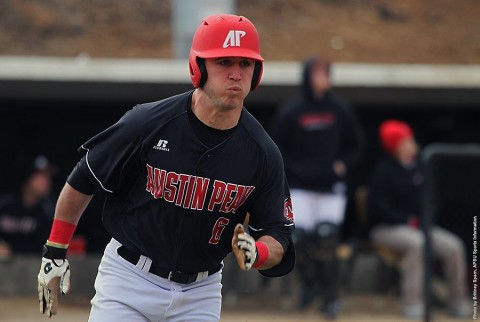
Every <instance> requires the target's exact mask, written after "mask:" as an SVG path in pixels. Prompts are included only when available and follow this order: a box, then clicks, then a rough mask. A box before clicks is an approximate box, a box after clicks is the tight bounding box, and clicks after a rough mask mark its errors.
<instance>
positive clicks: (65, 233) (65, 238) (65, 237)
mask: <svg viewBox="0 0 480 322" xmlns="http://www.w3.org/2000/svg"><path fill="white" fill-rule="evenodd" d="M76 228H77V225H74V224H71V223H69V222H66V221H62V220H58V219H54V220H53V225H52V230H51V231H50V237H48V242H50V243H55V244H60V245H65V246H68V244H70V240H72V237H73V233H74V232H75V229H76Z"/></svg>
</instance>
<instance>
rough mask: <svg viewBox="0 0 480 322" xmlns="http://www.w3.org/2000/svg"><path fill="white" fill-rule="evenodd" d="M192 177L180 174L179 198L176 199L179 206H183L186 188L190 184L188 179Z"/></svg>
mask: <svg viewBox="0 0 480 322" xmlns="http://www.w3.org/2000/svg"><path fill="white" fill-rule="evenodd" d="M189 177H190V176H189V175H188V174H180V175H179V177H178V178H179V181H180V183H179V185H178V193H177V198H176V199H175V204H176V205H177V206H181V205H182V201H183V196H184V194H185V188H186V185H187V183H188V178H189Z"/></svg>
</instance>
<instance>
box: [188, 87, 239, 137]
mask: <svg viewBox="0 0 480 322" xmlns="http://www.w3.org/2000/svg"><path fill="white" fill-rule="evenodd" d="M242 107H243V104H240V105H239V106H238V107H234V108H232V107H231V106H229V107H226V106H223V105H222V104H221V103H219V102H218V101H215V100H212V99H211V98H210V97H209V96H208V95H206V94H205V92H204V91H203V89H201V88H199V89H196V90H195V91H194V92H193V95H192V111H193V113H194V114H195V116H196V117H197V118H198V119H199V120H200V121H202V123H204V124H205V125H207V126H209V127H212V128H214V129H218V130H228V129H231V128H233V127H235V126H237V124H238V122H239V120H240V115H241V113H242Z"/></svg>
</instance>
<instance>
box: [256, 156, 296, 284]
mask: <svg viewBox="0 0 480 322" xmlns="http://www.w3.org/2000/svg"><path fill="white" fill-rule="evenodd" d="M276 152H277V153H273V155H270V156H269V158H270V160H269V162H267V163H266V165H265V169H264V171H265V180H264V182H263V184H262V189H261V190H260V193H259V194H258V195H257V196H256V198H255V202H254V205H253V207H252V208H251V209H250V220H249V231H250V233H251V235H252V236H253V237H254V238H255V239H258V238H260V237H261V236H264V235H269V236H271V237H273V238H274V239H275V240H277V241H278V242H279V243H280V244H281V245H282V247H283V249H284V256H283V259H282V261H281V262H280V264H278V265H277V266H275V267H273V268H270V269H267V270H261V271H260V273H261V274H262V275H264V276H268V277H278V276H283V275H286V274H288V273H289V272H290V271H291V270H292V269H293V267H294V265H295V250H294V246H293V242H292V232H293V230H294V228H295V224H294V218H293V212H292V204H291V199H290V190H289V187H288V183H287V179H286V176H285V173H284V169H283V161H282V158H281V155H280V152H278V150H276ZM272 157H273V158H272Z"/></svg>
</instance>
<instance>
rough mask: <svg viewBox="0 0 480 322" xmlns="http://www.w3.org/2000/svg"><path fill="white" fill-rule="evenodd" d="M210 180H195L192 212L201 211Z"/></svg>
mask: <svg viewBox="0 0 480 322" xmlns="http://www.w3.org/2000/svg"><path fill="white" fill-rule="evenodd" d="M209 183H210V179H208V178H201V177H197V178H195V192H194V193H193V200H192V206H191V207H190V208H191V209H193V210H203V205H204V204H205V199H206V198H207V190H208V184H209Z"/></svg>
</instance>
